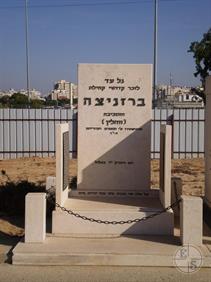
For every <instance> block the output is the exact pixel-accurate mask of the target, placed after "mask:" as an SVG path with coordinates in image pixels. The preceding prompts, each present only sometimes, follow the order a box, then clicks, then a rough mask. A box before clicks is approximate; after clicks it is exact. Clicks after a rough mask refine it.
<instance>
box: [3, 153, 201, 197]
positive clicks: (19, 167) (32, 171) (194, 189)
mask: <svg viewBox="0 0 211 282" xmlns="http://www.w3.org/2000/svg"><path fill="white" fill-rule="evenodd" d="M69 168H70V169H69V170H70V177H73V176H76V175H77V160H76V159H72V160H70V167H69ZM47 176H55V158H53V157H47V158H40V157H31V158H20V159H13V160H0V186H1V185H4V184H5V183H6V182H7V181H12V182H18V181H21V180H28V181H29V182H34V183H37V184H44V183H45V181H46V177H47ZM172 176H177V177H181V178H182V182H183V193H184V194H187V195H194V196H200V195H203V193H204V159H181V160H172ZM151 187H153V188H154V187H159V161H158V160H152V162H151Z"/></svg>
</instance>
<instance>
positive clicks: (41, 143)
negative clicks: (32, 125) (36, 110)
mask: <svg viewBox="0 0 211 282" xmlns="http://www.w3.org/2000/svg"><path fill="white" fill-rule="evenodd" d="M40 117H41V124H40V129H41V134H40V147H41V155H42V158H43V109H41V113H40Z"/></svg>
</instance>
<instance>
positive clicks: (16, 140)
mask: <svg viewBox="0 0 211 282" xmlns="http://www.w3.org/2000/svg"><path fill="white" fill-rule="evenodd" d="M15 151H16V154H15V156H16V159H17V157H18V152H17V151H18V114H17V109H15Z"/></svg>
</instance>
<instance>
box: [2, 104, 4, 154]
mask: <svg viewBox="0 0 211 282" xmlns="http://www.w3.org/2000/svg"><path fill="white" fill-rule="evenodd" d="M2 119H3V126H2V135H3V136H2V148H3V153H2V156H3V159H4V151H5V149H4V144H5V142H4V136H5V134H4V125H5V120H4V109H3V110H2Z"/></svg>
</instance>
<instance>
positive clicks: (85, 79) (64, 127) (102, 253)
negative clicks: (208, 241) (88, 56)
mask: <svg viewBox="0 0 211 282" xmlns="http://www.w3.org/2000/svg"><path fill="white" fill-rule="evenodd" d="M78 77H79V83H78V84H79V108H78V185H77V189H76V190H72V191H71V190H69V187H68V184H69V177H68V170H69V166H68V164H69V148H68V144H69V138H68V137H69V132H68V130H69V129H68V124H61V125H58V126H57V133H56V134H57V136H56V203H57V205H56V209H55V210H54V211H53V218H52V233H53V234H51V236H48V238H47V240H45V236H46V231H45V230H46V229H45V223H46V222H45V208H46V206H45V204H46V203H45V201H46V198H45V195H42V194H37V195H31V194H29V195H28V196H27V197H26V226H25V227H26V237H25V242H26V243H24V242H20V243H19V244H18V246H17V247H16V248H15V249H14V250H13V254H14V256H13V263H14V264H39V265H49V264H52V265H61V264H66V265H131V266H135V265H136V266H173V254H174V253H175V252H176V250H177V251H178V245H179V242H178V239H179V238H177V239H176V238H175V237H174V236H172V235H173V230H174V214H173V211H172V209H171V208H170V209H168V210H166V209H165V208H166V207H168V206H169V205H170V204H171V189H172V187H171V148H172V144H171V137H172V136H171V130H172V129H171V126H169V125H166V126H164V125H163V126H161V139H160V141H161V142H160V189H150V139H151V138H150V132H151V128H150V123H151V102H152V101H151V98H152V93H151V92H152V67H151V66H150V65H105V64H81V65H79V74H78ZM207 83H208V84H207V85H208V89H211V88H210V83H211V80H210V79H209V80H208V81H207ZM207 94H208V105H210V106H209V107H211V104H210V99H209V95H210V94H211V92H210V90H208V92H207ZM210 96H211V95H210ZM210 120H211V119H210V118H209V115H208V113H207V114H206V122H207V121H208V123H206V126H209V127H210V124H209V122H210ZM206 128H207V131H206V134H207V136H208V137H209V136H210V134H209V131H208V127H206ZM208 139H209V138H208ZM208 139H207V140H208ZM210 151H211V147H210V144H209V142H208V141H207V143H206V152H207V155H206V168H207V172H206V194H205V199H206V201H207V203H208V204H209V203H210V202H211V198H210V195H211V194H210V187H211V185H210V183H211V181H210V179H211V178H210V167H211V161H210V160H211V158H210ZM48 182H49V184H50V182H51V183H52V184H51V185H50V186H52V185H54V180H53V179H51V180H48ZM173 183H174V185H173V189H174V195H173V198H175V199H177V197H178V195H179V196H180V195H181V193H182V187H181V185H182V184H181V181H179V179H174V182H173ZM180 204H181V209H180V224H181V234H180V238H181V243H182V244H183V245H186V244H194V245H197V246H199V247H201V245H202V200H201V199H200V198H198V197H188V196H182V201H181V203H180ZM59 206H60V207H62V208H60V207H59ZM37 207H40V211H39V212H37ZM164 209H165V210H164ZM67 211H69V213H68V212H67ZM178 211H179V210H177V212H178ZM73 214H74V215H75V216H74V215H73ZM154 214H157V216H155V217H152V218H149V219H147V220H144V221H139V220H135V221H134V219H143V218H145V217H148V216H149V217H150V216H151V215H154ZM96 221H100V222H101V224H99V222H96ZM125 221H126V223H125V224H122V223H124V222H125ZM127 221H129V222H127ZM111 223H112V224H111ZM119 223H120V224H119ZM37 227H38V229H37ZM193 233H194V234H193ZM143 234H144V235H170V236H162V237H161V236H144V237H143V236H139V237H137V235H143ZM128 235H129V236H128ZM133 235H136V236H135V237H134V236H133ZM111 238H112V240H111ZM203 247H204V246H203ZM207 250H208V249H207ZM207 250H206V254H208V253H209V251H207ZM204 265H205V266H209V267H210V266H211V256H207V255H206V257H205V260H204Z"/></svg>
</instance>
